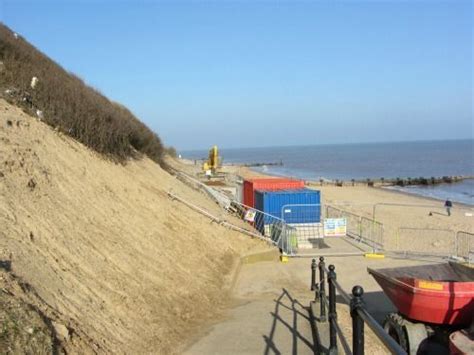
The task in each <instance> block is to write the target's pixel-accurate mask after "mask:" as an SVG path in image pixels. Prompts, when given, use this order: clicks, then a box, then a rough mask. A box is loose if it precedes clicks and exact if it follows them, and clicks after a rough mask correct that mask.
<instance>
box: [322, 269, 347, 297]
mask: <svg viewBox="0 0 474 355" xmlns="http://www.w3.org/2000/svg"><path fill="white" fill-rule="evenodd" d="M324 270H325V271H326V272H327V273H329V270H328V269H327V268H326V267H325V268H324ZM333 282H334V286H336V289H337V290H338V291H339V294H340V295H341V296H342V298H344V300H345V301H346V302H347V304H348V305H349V304H350V303H351V297H350V296H349V294H348V293H347V292H346V291H344V289H343V288H342V286H341V285H340V284H339V282H337V280H334V281H333Z"/></svg>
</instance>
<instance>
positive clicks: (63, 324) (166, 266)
mask: <svg viewBox="0 0 474 355" xmlns="http://www.w3.org/2000/svg"><path fill="white" fill-rule="evenodd" d="M170 189H172V190H173V191H174V192H175V193H177V194H179V195H180V196H182V197H184V198H186V199H188V200H189V201H192V202H193V203H196V204H198V205H199V206H201V207H203V208H206V209H207V210H209V211H211V212H213V213H215V214H220V213H221V212H220V211H219V210H218V207H217V206H216V205H215V204H214V203H213V202H212V201H210V200H208V199H207V198H206V197H205V196H204V195H202V194H200V193H198V192H195V191H194V190H192V189H190V188H188V187H187V186H185V185H183V184H181V183H180V182H179V181H178V180H176V179H175V178H174V177H173V176H171V175H169V174H168V173H166V172H165V171H163V170H162V169H161V168H160V167H159V166H158V165H157V164H155V163H154V162H152V161H151V160H149V159H148V158H145V159H141V160H130V161H128V162H127V164H126V165H121V164H116V163H114V162H111V161H108V160H105V159H104V158H103V157H102V156H100V155H99V154H97V153H95V152H93V151H92V150H90V149H88V148H86V147H84V146H83V145H81V144H80V143H78V142H76V141H74V140H72V139H71V138H69V137H67V136H65V135H63V134H62V133H60V132H58V131H55V130H53V129H52V128H51V127H49V126H47V125H45V124H44V123H42V122H40V121H38V120H37V119H36V118H33V117H31V116H28V115H26V114H25V113H23V112H22V111H21V110H20V109H18V108H17V107H14V106H12V105H10V104H8V103H7V102H5V101H4V100H0V225H1V226H2V228H1V229H0V240H1V255H0V259H1V260H2V262H3V261H5V262H7V261H8V262H11V268H12V273H13V274H14V275H15V277H17V278H19V279H20V280H21V282H23V283H24V284H27V285H28V286H27V287H23V288H18V287H17V288H12V291H11V292H12V294H13V296H16V297H19V298H22V299H24V300H25V302H28V303H31V304H34V306H35V307H36V308H38V310H40V311H41V312H42V313H43V314H44V316H45V317H46V318H47V320H48V322H50V321H54V324H55V325H56V328H57V329H56V328H54V327H53V328H54V329H56V330H55V331H54V330H53V331H52V332H53V333H54V334H53V335H54V336H55V338H57V340H56V346H59V347H61V346H62V347H64V348H65V350H66V351H72V352H76V353H77V352H81V353H89V352H114V353H124V352H127V353H145V352H154V353H173V352H175V351H176V349H178V348H176V346H177V345H179V344H181V345H182V344H183V340H185V338H183V337H185V334H186V332H187V331H188V330H190V329H192V328H193V327H194V326H196V324H198V323H199V322H202V321H205V320H206V319H208V318H209V317H212V316H213V315H214V314H215V313H216V309H218V308H219V306H220V305H222V302H223V301H221V300H222V299H224V298H225V297H223V292H225V291H223V288H225V284H226V275H227V274H228V273H229V271H230V270H231V268H232V265H233V263H234V261H235V257H236V256H237V255H238V254H239V253H243V252H244V251H246V250H248V249H249V248H253V247H254V246H255V245H258V242H256V241H249V240H248V237H245V236H242V235H240V234H238V233H235V232H231V231H229V230H227V229H224V228H223V227H221V226H218V225H216V224H211V223H210V221H209V220H208V219H206V218H205V217H203V216H201V215H199V214H197V213H196V212H193V211H192V210H190V209H188V208H187V207H186V206H183V205H182V204H180V203H179V202H173V201H171V200H170V199H169V197H168V196H167V192H168V191H169V190H170ZM3 281H5V279H3ZM3 286H4V287H6V286H5V285H3ZM15 290H16V291H15ZM48 322H47V323H48ZM53 328H51V329H53ZM53 343H54V339H53ZM0 346H1V344H0ZM53 346H54V344H53Z"/></svg>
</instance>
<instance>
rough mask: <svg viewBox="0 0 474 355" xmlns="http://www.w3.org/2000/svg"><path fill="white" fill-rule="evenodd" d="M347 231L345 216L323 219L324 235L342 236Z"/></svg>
mask: <svg viewBox="0 0 474 355" xmlns="http://www.w3.org/2000/svg"><path fill="white" fill-rule="evenodd" d="M346 233H347V221H346V219H345V218H326V219H324V236H325V237H344V236H345V235H346Z"/></svg>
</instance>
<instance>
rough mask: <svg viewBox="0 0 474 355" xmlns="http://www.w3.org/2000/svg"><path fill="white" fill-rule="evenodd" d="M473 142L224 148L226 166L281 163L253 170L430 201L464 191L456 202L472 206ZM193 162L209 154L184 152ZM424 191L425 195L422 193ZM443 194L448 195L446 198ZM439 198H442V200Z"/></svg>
mask: <svg viewBox="0 0 474 355" xmlns="http://www.w3.org/2000/svg"><path fill="white" fill-rule="evenodd" d="M473 149H474V141H473V140H472V139H470V140H457V141H450V140H448V141H428V142H426V141H425V142H397V143H364V144H337V145H336V144H333V145H331V144H328V145H314V146H295V147H266V148H242V149H221V153H222V156H223V159H224V164H247V165H252V164H254V165H257V164H255V163H259V162H282V165H280V164H278V165H265V164H262V165H260V166H254V167H253V168H252V169H253V170H255V171H258V172H262V173H265V174H269V175H278V176H288V177H296V178H300V179H304V180H311V181H316V182H319V181H320V180H323V181H332V182H333V183H336V181H339V183H341V182H343V184H348V183H349V184H350V183H352V181H354V182H355V183H367V179H370V181H372V182H374V184H375V185H378V184H379V182H382V178H383V180H384V181H383V185H395V186H396V187H397V188H399V189H401V190H402V191H404V190H405V189H407V190H408V191H407V192H411V193H417V194H418V190H417V189H415V188H410V187H415V186H420V187H421V188H422V189H423V187H426V190H427V191H429V194H430V197H435V198H436V196H437V191H443V190H446V189H447V188H446V186H448V185H452V187H451V188H450V189H449V188H448V190H456V191H457V190H458V189H460V190H462V191H461V192H460V193H459V194H458V193H456V194H455V195H456V196H457V198H455V197H453V196H450V197H451V198H452V199H453V200H455V201H459V202H463V203H468V204H474V198H473V197H472V195H473V191H472V184H471V183H470V181H471V180H469V179H466V177H472V176H474V167H473ZM182 154H183V156H184V157H186V158H190V159H199V158H201V157H204V156H206V155H205V151H189V152H182ZM421 191H422V192H424V191H425V190H421ZM442 195H444V193H442ZM439 198H440V199H442V198H443V197H441V196H439Z"/></svg>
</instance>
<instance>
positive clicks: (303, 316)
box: [184, 255, 426, 355]
mask: <svg viewBox="0 0 474 355" xmlns="http://www.w3.org/2000/svg"><path fill="white" fill-rule="evenodd" d="M329 264H334V265H335V266H336V272H337V278H338V281H339V282H340V284H341V285H342V287H343V288H344V289H345V290H346V291H347V292H350V290H351V289H352V287H353V286H354V285H356V284H358V285H361V286H363V287H364V290H365V302H366V304H367V309H368V310H369V312H370V313H371V314H372V315H373V316H374V317H375V318H376V320H377V321H379V322H382V321H383V319H384V317H385V315H386V314H387V313H388V312H391V311H394V308H393V305H392V304H391V303H390V301H389V300H388V298H387V297H386V296H385V295H384V294H383V292H381V289H380V287H379V286H378V284H377V283H376V282H375V280H374V279H373V278H372V277H371V276H370V275H369V274H368V273H367V271H366V269H367V267H374V268H383V267H396V266H408V265H417V264H426V262H420V261H413V260H411V261H410V260H401V259H398V260H397V259H391V258H385V259H367V258H364V257H362V256H345V257H330V256H328V257H326V265H329ZM310 266H311V258H293V259H290V261H289V262H288V263H287V264H284V263H281V262H279V261H278V259H277V255H275V257H274V258H273V260H272V261H258V260H251V261H250V262H249V263H244V264H243V265H242V268H241V271H240V273H239V275H238V277H237V280H236V283H235V286H234V290H233V297H234V304H233V307H231V309H230V310H229V311H228V312H227V314H226V318H225V319H224V320H222V321H221V322H219V323H217V324H215V325H214V326H212V327H210V329H208V331H207V333H205V334H204V335H203V336H202V337H201V338H200V339H199V340H197V341H196V342H195V343H194V344H192V345H191V346H190V347H189V348H188V349H187V350H186V351H185V352H184V354H186V355H197V354H199V355H200V354H265V355H267V354H317V353H318V348H319V349H320V352H319V353H326V351H325V350H326V349H327V347H328V344H326V343H327V342H328V341H327V339H328V338H327V334H326V333H327V329H325V328H326V325H324V324H318V325H313V327H314V328H315V329H314V330H315V331H312V325H311V322H310V315H309V309H308V308H309V304H310V301H312V300H313V299H314V294H313V293H312V292H311V291H310V289H309V287H310V281H311V267H310ZM337 302H338V307H337V310H338V319H339V323H340V325H341V328H342V329H343V332H344V335H345V336H346V338H347V340H348V341H349V342H350V341H351V336H352V335H351V318H350V315H349V307H348V306H346V305H345V304H344V303H343V302H342V300H341V299H340V298H338V301H337ZM318 343H319V344H318ZM315 344H316V345H315ZM341 350H342V349H341ZM366 351H368V353H370V352H372V353H377V354H385V353H387V350H386V349H385V348H384V347H383V346H382V345H381V344H380V342H379V341H378V339H376V338H375V336H374V335H373V334H371V332H370V331H368V332H367V335H366Z"/></svg>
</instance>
